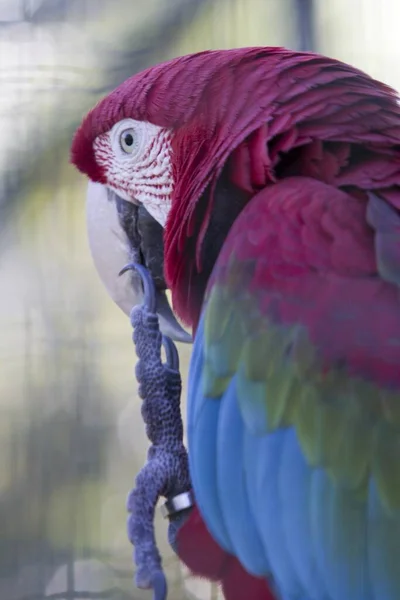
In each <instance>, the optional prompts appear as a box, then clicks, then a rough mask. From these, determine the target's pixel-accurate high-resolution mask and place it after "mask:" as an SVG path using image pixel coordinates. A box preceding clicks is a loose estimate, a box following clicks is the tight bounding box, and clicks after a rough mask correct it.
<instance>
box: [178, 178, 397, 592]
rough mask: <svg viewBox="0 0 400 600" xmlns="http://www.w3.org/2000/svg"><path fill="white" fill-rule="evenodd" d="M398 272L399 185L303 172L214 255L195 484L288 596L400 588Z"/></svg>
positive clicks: (213, 525) (243, 549)
mask: <svg viewBox="0 0 400 600" xmlns="http://www.w3.org/2000/svg"><path fill="white" fill-rule="evenodd" d="M393 193H397V192H393ZM389 196H390V195H389ZM389 196H388V195H386V197H389ZM399 275H400V217H399V214H398V213H397V211H396V210H395V209H394V208H392V207H391V206H390V205H389V204H387V203H386V200H383V199H381V198H379V197H378V196H376V195H374V196H372V195H370V196H368V195H367V194H365V195H362V194H359V195H358V196H357V197H353V196H350V195H348V194H346V193H345V192H343V191H340V190H338V189H335V188H333V187H331V186H329V185H326V184H325V183H321V182H319V181H316V180H312V179H308V178H297V177H296V178H289V179H287V180H284V181H281V182H279V183H277V184H275V185H273V186H271V187H269V188H266V189H264V190H263V191H262V192H260V193H259V194H258V195H257V196H255V197H254V198H253V200H252V201H251V202H250V203H249V205H248V206H247V207H246V208H245V209H244V211H243V212H242V213H241V215H240V217H239V218H238V219H237V221H236V222H235V224H234V226H233V227H232V229H231V232H230V234H229V236H228V239H227V241H226V243H225V245H224V248H223V251H222V253H221V255H220V257H219V259H218V262H217V264H216V267H215V269H214V272H213V275H212V279H211V282H210V285H209V288H208V293H207V298H206V303H205V307H204V310H203V313H202V317H201V320H200V323H199V327H198V330H197V334H196V339H195V344H194V349H193V355H192V362H191V368H190V375H189V396H188V443H189V456H190V468H191V475H192V480H193V485H194V490H195V495H196V500H197V502H198V506H199V509H200V512H201V513H202V516H203V518H204V520H205V522H206V524H207V526H208V528H209V530H210V531H211V533H212V535H213V536H214V538H215V539H216V540H217V541H218V542H219V544H220V545H221V546H222V548H224V549H225V550H226V551H228V552H231V553H232V554H234V555H236V556H237V557H238V558H239V560H240V561H241V563H242V564H243V565H244V567H245V568H246V569H247V570H248V571H249V572H250V573H252V574H254V575H257V576H263V577H266V578H268V577H270V576H271V575H272V576H273V578H274V580H275V582H276V585H277V587H278V589H279V591H280V594H281V596H282V598H283V600H383V599H385V600H398V598H400V569H399V568H398V560H399V559H398V557H399V556H400V368H399V365H400V310H399V294H398V286H397V283H398V282H399V281H400V277H399Z"/></svg>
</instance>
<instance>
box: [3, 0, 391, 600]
mask: <svg viewBox="0 0 400 600" xmlns="http://www.w3.org/2000/svg"><path fill="white" fill-rule="evenodd" d="M299 8H300V9H301V10H302V11H304V12H303V13H301V12H299ZM399 21H400V4H399V3H398V2H397V1H396V0H381V2H376V0H375V1H373V0H352V2H351V3H350V2H349V1H348V0H334V1H330V2H328V1H323V0H319V1H315V2H314V3H313V2H312V1H311V0H299V1H297V0H213V1H206V0H202V1H201V0H113V1H112V2H111V1H107V0H47V1H46V0H0V85H1V94H0V124H1V132H2V135H1V139H2V144H1V147H0V227H1V235H0V288H1V294H0V409H1V418H0V444H1V451H0V599H1V600H42V599H44V598H58V599H61V600H62V599H65V600H67V599H68V600H79V599H80V598H93V599H100V598H105V599H107V600H111V599H114V600H122V599H140V598H150V597H151V594H149V593H145V592H140V591H138V590H136V589H135V588H134V586H133V584H132V570H133V567H132V564H131V547H130V545H129V543H128V541H127V538H126V533H125V519H126V513H125V498H126V495H127V492H128V490H129V489H130V487H131V486H132V484H133V480H134V476H135V474H136V473H137V471H138V470H139V468H140V467H141V465H142V464H143V461H144V459H145V454H146V449H147V442H146V438H145V434H144V431H143V426H142V421H141V417H140V401H139V399H138V397H137V396H136V383H135V380H134V376H133V368H134V363H135V355H134V350H133V347H132V343H131V330H130V324H129V321H128V320H127V318H126V317H125V316H124V315H123V314H122V313H121V312H120V311H119V309H118V308H117V307H116V306H115V305H114V304H113V303H112V301H111V300H110V299H109V298H108V296H107V294H106V292H105V290H104V289H103V287H102V285H101V284H100V282H99V279H98V277H97V274H96V272H95V270H94V267H93V266H92V262H91V257H90V253H89V249H88V244H87V240H86V231H85V227H86V225H85V205H84V197H85V188H86V181H85V180H84V178H83V177H81V176H80V175H79V174H77V173H76V172H75V171H74V170H73V169H72V167H71V166H70V165H69V164H68V151H69V144H70V140H71V136H72V134H73V131H74V128H75V127H76V126H77V124H78V123H79V121H80V119H81V117H82V116H83V115H84V113H85V112H86V110H87V109H88V108H90V107H91V106H92V105H93V104H94V103H95V102H96V101H97V99H98V98H99V97H101V96H102V95H104V94H105V93H107V91H109V90H111V89H112V88H113V87H115V86H116V85H118V83H120V82H121V81H123V80H124V79H126V78H127V77H128V76H129V75H131V74H132V73H134V72H135V71H137V70H140V69H142V68H144V67H146V66H148V65H150V64H153V63H156V62H159V61H160V60H164V59H166V58H169V57H172V56H176V55H179V54H184V53H187V52H193V51H197V50H202V49H205V48H228V47H234V46H245V45H286V46H289V47H291V48H302V47H305V46H309V47H312V49H314V50H317V51H319V52H322V53H325V54H328V55H330V56H334V57H336V58H340V59H342V60H345V61H347V62H351V63H353V64H355V65H356V66H358V67H361V68H363V69H365V70H367V71H368V72H369V73H370V74H372V75H373V76H375V77H377V78H380V79H382V80H383V81H385V82H386V83H389V84H391V85H393V86H394V87H397V88H400V72H399V70H398V61H399V58H400V51H399V49H398V41H397V39H398V38H397V35H398V32H397V24H398V23H399ZM310 24H311V33H312V35H308V36H307V30H308V29H307V27H308V25H310ZM181 351H182V373H183V375H184V376H185V375H186V372H187V364H188V358H189V352H190V349H188V348H187V347H186V348H181ZM157 532H158V537H159V543H160V546H161V548H162V552H163V556H164V557H165V558H164V560H165V566H166V569H167V572H168V578H169V581H170V586H171V591H170V598H171V599H173V600H179V599H184V598H191V599H199V600H211V599H216V598H219V597H220V596H219V591H218V590H217V589H216V588H215V586H214V587H213V586H210V585H209V584H208V583H206V582H201V581H197V580H195V579H193V578H191V577H189V576H188V574H187V573H186V572H185V571H184V570H183V569H182V568H181V567H180V565H179V564H178V562H177V560H176V559H175V558H174V556H173V555H172V552H171V551H170V550H169V548H168V546H167V543H166V525H165V523H164V522H162V521H161V519H160V518H159V519H158V521H157Z"/></svg>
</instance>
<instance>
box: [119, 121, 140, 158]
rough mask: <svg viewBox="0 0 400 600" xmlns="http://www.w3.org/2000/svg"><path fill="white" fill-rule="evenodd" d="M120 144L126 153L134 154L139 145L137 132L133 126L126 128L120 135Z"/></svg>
mask: <svg viewBox="0 0 400 600" xmlns="http://www.w3.org/2000/svg"><path fill="white" fill-rule="evenodd" d="M119 145H120V146H121V150H122V151H123V152H125V153H126V154H132V153H133V152H134V150H135V147H136V146H137V142H136V132H135V130H134V128H133V127H129V129H124V130H123V131H121V133H120V135H119Z"/></svg>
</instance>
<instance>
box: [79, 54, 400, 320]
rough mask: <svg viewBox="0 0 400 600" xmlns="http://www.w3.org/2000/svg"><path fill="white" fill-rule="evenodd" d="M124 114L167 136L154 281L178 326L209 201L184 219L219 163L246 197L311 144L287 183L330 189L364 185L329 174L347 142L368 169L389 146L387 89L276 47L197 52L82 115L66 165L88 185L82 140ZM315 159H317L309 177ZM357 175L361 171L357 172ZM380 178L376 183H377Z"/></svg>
mask: <svg viewBox="0 0 400 600" xmlns="http://www.w3.org/2000/svg"><path fill="white" fill-rule="evenodd" d="M127 117H130V118H133V119H136V120H146V121H149V122H151V123H154V124H155V125H159V126H161V127H165V128H169V129H171V130H173V132H174V137H173V142H172V143H173V174H174V192H173V199H172V200H173V202H172V208H171V212H170V215H169V219H168V222H167V226H166V232H165V258H166V275H167V280H168V282H169V284H170V286H171V288H172V291H173V298H174V305H175V307H176V308H177V311H178V313H179V314H180V316H181V317H182V318H183V319H184V320H185V321H186V322H190V321H192V320H193V315H192V314H191V308H190V302H189V300H188V298H189V296H190V294H189V293H188V289H187V286H188V282H189V281H190V280H192V278H193V276H195V274H196V272H198V271H199V270H200V269H201V260H200V257H201V244H202V240H203V238H204V235H205V232H206V230H207V226H208V222H209V219H210V216H211V214H212V208H213V195H212V193H210V194H208V196H207V197H208V206H207V208H206V210H205V211H203V213H202V214H203V220H202V222H201V223H197V222H196V212H195V208H196V205H197V203H198V201H199V198H200V197H201V195H202V193H203V192H204V190H205V189H206V188H207V186H209V185H210V184H211V190H212V186H213V185H214V184H215V182H216V180H217V178H218V176H219V174H220V172H221V170H222V168H223V166H224V165H225V164H226V163H227V161H228V159H229V163H230V170H231V179H232V181H233V182H234V183H235V184H236V185H237V186H238V187H240V188H241V189H243V190H247V191H248V192H249V196H250V197H251V196H252V195H253V194H255V193H256V192H257V191H258V190H259V189H261V188H263V187H265V186H266V185H268V184H269V183H272V182H273V181H274V180H275V178H276V175H275V171H276V169H277V168H278V167H279V165H280V164H281V162H282V157H283V159H284V156H285V155H287V153H289V152H290V151H292V150H293V149H294V148H299V147H301V146H305V145H306V144H310V143H311V142H313V141H314V142H313V143H314V146H311V147H310V148H309V149H308V156H307V155H304V156H302V157H299V158H298V163H299V164H297V170H296V174H305V175H308V176H310V175H311V176H313V177H316V178H319V179H322V180H323V181H326V182H329V183H331V184H333V185H337V186H339V185H340V183H339V178H340V176H341V177H342V178H344V179H343V182H344V181H346V183H343V185H355V186H357V185H358V183H359V179H360V177H362V176H364V178H365V177H367V176H366V175H365V173H362V174H360V173H359V175H358V176H357V174H354V173H352V172H350V173H349V172H348V170H347V171H346V170H345V171H344V172H345V173H346V174H347V179H346V176H345V175H344V174H343V173H339V171H340V168H339V167H340V166H341V167H343V166H344V165H346V160H347V159H348V157H349V156H350V154H351V150H350V145H351V144H360V145H362V146H363V148H365V149H366V150H368V149H369V150H370V151H371V152H370V154H371V156H370V158H372V160H375V158H376V156H375V155H374V152H375V153H378V154H380V156H381V157H382V156H384V157H385V162H386V166H387V165H388V164H389V163H390V156H389V155H390V153H392V152H393V146H394V144H399V143H400V116H399V108H398V104H397V97H396V94H395V92H394V91H393V90H391V89H390V88H389V87H387V86H385V85H384V84H382V83H380V82H377V81H375V80H373V79H372V78H370V77H369V76H368V75H366V74H364V73H362V72H361V71H359V70H357V69H354V68H353V67H350V66H348V65H345V64H343V63H340V62H338V61H335V60H331V59H328V58H325V57H322V56H318V55H314V54H312V53H294V52H291V51H288V50H285V49H282V48H241V49H235V50H221V51H207V52H202V53H199V54H194V55H189V56H184V57H180V58H177V59H174V60H172V61H169V62H167V63H164V64H161V65H158V66H156V67H152V68H150V69H148V70H146V71H144V72H142V73H139V74H138V75H135V76H133V77H132V78H130V79H128V80H127V81H126V82H125V83H123V84H122V85H121V86H119V87H118V88H117V89H116V90H114V92H112V93H111V94H110V95H109V96H107V97H106V98H105V99H103V100H102V101H101V102H99V104H98V105H97V106H96V107H95V108H94V109H93V110H92V111H91V112H90V113H89V115H88V116H87V117H86V118H85V119H84V121H83V123H82V125H81V126H80V128H79V130H78V131H77V133H76V135H75V138H74V140H73V144H72V151H71V159H72V162H73V163H74V164H75V165H76V166H77V167H78V168H79V169H80V170H81V171H83V172H84V173H86V174H87V175H88V176H89V177H90V178H92V179H93V180H95V181H102V182H103V183H106V181H105V176H104V173H103V172H102V170H101V169H100V167H99V166H98V165H97V163H96V161H95V158H94V153H93V141H94V140H95V138H96V137H97V136H98V135H100V134H102V133H104V132H106V131H108V130H109V129H110V128H111V127H112V126H113V125H114V124H115V123H116V122H117V121H119V120H120V119H123V118H127ZM320 140H322V142H323V143H325V142H335V143H337V144H344V146H343V148H341V149H340V148H339V149H336V151H335V152H336V154H337V153H339V154H340V153H341V155H343V156H341V158H340V157H339V159H338V158H337V157H336V156H334V158H333V162H332V161H331V166H330V167H329V164H328V163H329V160H328V163H327V162H326V160H325V159H326V157H327V153H326V152H325V154H324V153H323V148H322V146H321V142H320ZM315 142H316V143H317V145H315ZM318 143H319V144H320V146H321V147H318ZM318 153H320V155H321V156H323V157H325V158H323V160H321V161H320V163H321V165H320V168H319V171H318ZM229 157H230V158H229ZM328 158H329V157H328ZM396 160H397V159H396ZM301 161H303V162H301ZM315 161H317V166H315ZM335 161H336V162H337V161H339V162H337V164H335ZM340 161H341V164H340V165H339V163H340ZM338 165H339V166H338ZM358 168H359V170H361V171H362V165H359V166H358ZM310 169H311V170H312V169H314V171H315V172H313V173H311V172H310ZM352 169H353V170H354V169H357V166H356V165H352ZM303 171H304V172H303ZM350 171H351V170H350ZM287 174H293V173H287ZM280 176H282V174H280ZM335 178H336V179H337V181H336V180H335ZM380 179H381V183H382V180H383V179H384V177H381V178H380ZM361 187H362V189H366V188H365V186H361ZM191 235H195V236H196V246H195V247H196V258H195V257H194V256H192V257H191V260H190V258H189V256H188V255H187V253H186V254H185V248H186V247H187V241H188V238H189V237H190V236H191Z"/></svg>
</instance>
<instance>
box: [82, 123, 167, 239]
mask: <svg viewBox="0 0 400 600" xmlns="http://www.w3.org/2000/svg"><path fill="white" fill-rule="evenodd" d="M94 153H95V157H96V161H97V162H98V164H99V165H101V166H102V167H103V168H104V169H105V171H106V174H107V186H108V187H109V188H110V189H112V190H113V191H115V192H116V193H117V194H118V195H119V196H120V197H121V198H123V199H124V200H127V201H129V202H133V203H135V204H139V203H140V204H143V205H144V206H145V208H146V210H148V212H149V213H150V214H151V215H152V217H154V219H156V221H158V222H159V223H160V224H161V225H162V226H163V227H164V226H165V223H166V221H167V217H168V213H169V210H170V208H171V196H172V189H173V176H172V161H171V153H172V148H171V133H170V132H169V131H168V130H167V129H164V128H162V127H158V126H157V125H153V124H151V123H147V122H145V121H135V120H134V119H123V120H122V121H119V122H118V123H116V124H115V125H114V126H113V127H112V129H111V130H110V131H109V132H107V133H104V134H102V135H100V136H98V137H97V138H96V140H95V141H94Z"/></svg>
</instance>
